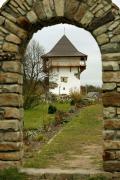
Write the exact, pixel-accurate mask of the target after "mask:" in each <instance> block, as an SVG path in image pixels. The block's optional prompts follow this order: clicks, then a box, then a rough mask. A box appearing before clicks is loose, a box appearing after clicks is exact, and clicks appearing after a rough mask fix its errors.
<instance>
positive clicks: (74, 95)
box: [70, 90, 82, 104]
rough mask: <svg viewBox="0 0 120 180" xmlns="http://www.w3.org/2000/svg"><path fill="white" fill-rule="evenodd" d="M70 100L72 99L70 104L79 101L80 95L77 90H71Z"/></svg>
mask: <svg viewBox="0 0 120 180" xmlns="http://www.w3.org/2000/svg"><path fill="white" fill-rule="evenodd" d="M70 98H71V99H72V101H71V102H72V103H75V104H76V103H79V102H80V101H81V98H82V95H81V93H80V91H78V90H71V91H70Z"/></svg>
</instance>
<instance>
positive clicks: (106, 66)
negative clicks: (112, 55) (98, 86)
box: [103, 61, 120, 71]
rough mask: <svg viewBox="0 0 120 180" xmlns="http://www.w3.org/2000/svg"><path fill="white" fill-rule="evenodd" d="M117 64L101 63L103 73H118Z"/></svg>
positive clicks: (113, 62)
mask: <svg viewBox="0 0 120 180" xmlns="http://www.w3.org/2000/svg"><path fill="white" fill-rule="evenodd" d="M119 69H120V67H119V62H117V61H103V70H104V71H119Z"/></svg>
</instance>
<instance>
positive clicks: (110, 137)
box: [103, 130, 115, 140]
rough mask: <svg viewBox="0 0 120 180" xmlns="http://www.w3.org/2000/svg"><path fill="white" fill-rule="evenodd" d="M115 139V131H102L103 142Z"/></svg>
mask: <svg viewBox="0 0 120 180" xmlns="http://www.w3.org/2000/svg"><path fill="white" fill-rule="evenodd" d="M114 137H115V130H104V131H103V138H104V140H113V139H114Z"/></svg>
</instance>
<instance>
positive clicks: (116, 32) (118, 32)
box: [113, 25, 120, 35]
mask: <svg viewBox="0 0 120 180" xmlns="http://www.w3.org/2000/svg"><path fill="white" fill-rule="evenodd" d="M113 34H115V35H117V34H120V25H119V26H118V27H117V28H115V29H114V30H113Z"/></svg>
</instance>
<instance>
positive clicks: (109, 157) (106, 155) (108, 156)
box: [103, 151, 116, 161]
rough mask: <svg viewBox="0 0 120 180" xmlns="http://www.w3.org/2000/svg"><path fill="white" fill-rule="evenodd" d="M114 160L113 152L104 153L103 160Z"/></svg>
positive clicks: (114, 154)
mask: <svg viewBox="0 0 120 180" xmlns="http://www.w3.org/2000/svg"><path fill="white" fill-rule="evenodd" d="M115 159H116V153H115V151H104V155H103V160H104V161H108V160H115Z"/></svg>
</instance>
